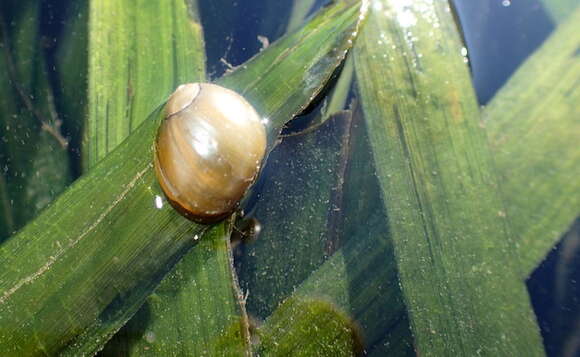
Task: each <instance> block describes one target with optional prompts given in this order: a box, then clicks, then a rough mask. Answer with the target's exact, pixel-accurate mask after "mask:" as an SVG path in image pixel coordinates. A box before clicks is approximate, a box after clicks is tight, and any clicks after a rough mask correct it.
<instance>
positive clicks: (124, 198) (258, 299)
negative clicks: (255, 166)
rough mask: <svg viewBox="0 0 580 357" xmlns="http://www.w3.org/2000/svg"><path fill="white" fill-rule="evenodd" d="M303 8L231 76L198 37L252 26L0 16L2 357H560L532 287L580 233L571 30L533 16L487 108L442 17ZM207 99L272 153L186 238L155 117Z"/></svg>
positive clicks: (271, 9) (220, 6)
mask: <svg viewBox="0 0 580 357" xmlns="http://www.w3.org/2000/svg"><path fill="white" fill-rule="evenodd" d="M320 5H321V4H319V3H318V2H316V1H308V0H303V1H299V0H295V1H280V2H278V1H276V2H270V1H268V2H266V1H265V2H263V4H262V6H263V7H264V8H263V9H261V11H262V12H263V14H264V18H263V19H262V21H259V25H258V26H259V27H260V28H259V33H260V34H261V36H259V41H256V42H257V43H259V46H261V48H256V49H255V51H254V52H256V54H255V56H254V57H252V58H251V59H249V60H247V61H244V62H243V63H236V64H235V65H233V64H231V63H229V61H228V58H227V53H228V51H229V47H230V46H231V45H232V42H231V41H233V40H234V39H233V38H232V37H228V39H224V38H222V37H217V35H216V37H215V38H213V37H212V36H214V35H215V34H219V33H222V34H223V33H228V34H231V36H235V33H234V32H233V30H230V29H229V27H228V26H231V23H233V22H234V21H235V20H238V21H240V18H241V17H243V16H245V15H244V12H243V11H244V10H243V9H241V7H242V6H245V4H244V5H242V4H236V5H235V6H233V5H232V4H230V2H229V1H226V0H218V1H206V0H169V1H124V0H123V1H99V0H91V1H89V0H85V1H70V2H66V3H63V4H60V5H54V7H53V5H50V2H42V1H37V0H27V1H19V2H17V1H5V2H3V3H2V4H0V52H2V53H1V54H0V68H2V69H1V70H0V137H1V138H2V140H1V141H0V163H1V164H2V165H1V167H2V168H3V170H2V174H1V175H0V200H1V205H0V241H2V242H1V244H0V355H56V354H59V355H71V356H78V355H94V354H100V355H104V356H107V355H114V356H119V355H122V356H129V355H134V356H143V355H151V356H173V355H195V356H200V355H208V356H216V355H217V356H219V355H248V356H249V355H264V356H287V355H303V356H311V355H314V354H317V355H328V356H341V355H344V356H350V355H361V354H368V355H371V356H382V355H397V356H399V355H421V356H447V355H476V354H484V355H493V356H498V355H505V356H508V355H522V354H525V355H526V356H540V355H544V354H545V353H546V351H547V352H548V353H552V350H551V349H549V348H548V349H545V346H544V341H543V340H542V335H541V331H540V327H539V325H538V323H537V318H536V314H535V312H534V309H533V307H532V304H531V303H530V297H529V293H528V290H527V287H526V279H527V277H528V276H529V275H530V274H531V273H532V272H533V271H534V269H536V267H537V266H538V264H539V263H540V262H541V261H542V260H543V259H544V257H545V256H546V255H547V254H548V252H549V251H550V250H551V249H552V247H553V246H554V245H555V244H556V243H557V241H558V240H559V239H560V237H561V236H562V235H563V234H564V233H566V231H567V230H568V228H569V226H570V225H571V224H572V223H573V222H574V220H575V219H576V218H577V216H578V213H579V212H580V199H579V196H578V194H577V193H578V192H579V191H580V184H579V183H578V182H579V181H578V180H577V179H576V177H578V176H579V175H580V172H579V170H580V152H579V150H578V149H577V148H576V146H577V145H576V141H575V140H574V139H575V137H576V135H577V133H578V132H579V130H578V129H580V122H579V120H578V118H579V117H580V112H579V109H578V103H580V88H579V87H578V83H579V82H578V78H579V76H580V57H579V56H578V53H577V51H578V48H579V46H580V38H578V36H576V34H577V33H578V24H579V23H580V8H579V9H576V8H575V3H574V2H573V1H572V2H570V1H557V0H553V1H552V0H545V1H544V6H545V8H546V9H547V13H549V14H550V15H551V16H553V21H554V24H555V29H554V31H553V33H552V34H551V35H550V36H549V37H548V38H547V39H546V40H545V41H544V43H543V44H542V45H541V46H540V47H539V48H538V49H536V51H535V52H534V53H533V54H531V55H530V56H529V57H528V58H527V59H526V61H525V62H524V63H523V64H521V66H520V67H519V68H518V70H517V71H516V73H515V74H514V75H512V76H511V78H510V79H509V80H508V81H507V83H506V84H505V85H504V86H503V87H502V88H501V90H500V91H498V92H497V93H496V94H495V96H494V97H493V98H492V100H491V101H490V102H489V103H488V104H487V105H486V106H485V107H483V108H482V107H480V106H479V104H478V102H477V97H476V94H475V92H474V90H473V85H472V79H471V75H470V70H469V67H468V58H467V57H466V53H467V50H466V48H465V44H464V43H463V38H462V34H461V33H460V31H459V29H458V24H457V23H456V19H455V17H454V13H453V11H452V10H453V9H452V8H451V6H450V4H449V3H448V2H447V1H446V0H417V1H412V2H407V1H405V2H401V1H399V0H371V1H363V0H335V1H330V2H328V3H327V4H325V5H324V6H320ZM282 13H285V14H288V15H287V16H286V17H284V21H283V23H280V22H279V20H278V19H279V17H280V14H282ZM217 14H219V16H217ZM268 14H270V15H269V16H266V15H268ZM309 14H310V16H307V15H309ZM274 15H276V16H274ZM54 17H56V18H57V19H59V20H58V21H62V24H60V23H58V21H56V20H54ZM218 17H219V21H216V20H215V19H216V18H218ZM55 22H56V23H57V24H56V25H55ZM214 22H215V23H214ZM51 26H52V29H51V30H47V28H48V29H49V28H51ZM224 29H225V30H224ZM45 31H46V32H47V33H48V34H47V33H45ZM204 35H205V38H204ZM48 40H53V42H54V43H48V44H47V42H50V41H48ZM274 40H275V41H274ZM250 52H251V51H250ZM222 66H224V67H226V68H227V71H226V73H225V74H224V75H220V73H221V70H220V68H222ZM209 81H211V82H214V83H216V84H219V85H221V86H223V87H226V88H229V89H232V90H234V91H236V92H237V93H239V94H241V95H242V96H244V97H245V98H246V99H247V100H248V101H249V102H250V103H251V104H252V105H253V106H254V107H255V108H256V110H257V112H258V114H259V115H260V117H261V118H262V122H263V123H265V125H266V130H267V136H268V143H267V149H266V151H267V155H266V156H267V159H266V161H265V163H264V165H263V168H262V173H261V174H260V177H259V178H258V180H257V182H256V183H255V184H254V186H253V187H252V188H251V189H250V191H249V192H247V193H246V196H245V198H244V199H243V201H242V203H241V205H240V208H241V209H240V211H239V212H236V213H235V214H233V215H231V216H230V217H227V218H226V219H225V220H223V221H222V222H219V223H214V224H202V223H195V222H192V221H190V220H188V219H187V218H185V217H183V216H182V215H181V214H180V213H178V212H177V211H176V210H174V209H173V208H172V206H171V205H170V204H169V202H168V201H167V198H166V197H165V195H164V193H163V191H162V189H161V187H160V186H159V183H158V182H157V179H156V177H155V172H154V171H155V170H154V165H153V158H154V150H155V140H156V138H157V130H158V128H159V126H160V123H161V121H162V120H164V117H165V113H164V110H163V105H164V103H165V101H166V100H167V98H168V96H169V95H170V94H171V93H172V92H173V91H174V90H175V88H176V87H177V86H178V85H180V84H183V83H189V82H209ZM73 178H75V179H74V180H73ZM73 181H74V182H73ZM572 351H573V349H572Z"/></svg>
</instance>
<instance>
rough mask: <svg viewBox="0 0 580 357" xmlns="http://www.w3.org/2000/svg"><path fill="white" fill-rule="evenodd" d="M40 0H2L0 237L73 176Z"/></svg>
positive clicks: (47, 200)
mask: <svg viewBox="0 0 580 357" xmlns="http://www.w3.org/2000/svg"><path fill="white" fill-rule="evenodd" d="M40 14H41V13H40V2H39V1H24V2H20V3H15V2H5V3H2V4H0V67H2V68H3V70H2V71H0V82H1V84H0V138H1V139H2V140H1V143H0V166H1V170H0V174H1V175H3V176H4V178H3V181H4V183H5V187H4V188H5V189H3V190H2V191H0V194H1V195H2V197H1V199H2V201H3V202H4V205H3V210H2V218H1V219H0V221H1V222H4V223H3V225H2V229H1V230H2V231H3V232H1V233H0V241H2V240H3V239H5V238H7V236H8V235H9V234H11V233H13V232H14V231H16V230H17V229H19V228H20V227H22V226H23V225H24V224H25V223H26V222H28V221H29V220H30V219H32V218H34V217H35V216H36V215H37V214H38V213H39V212H40V211H41V210H42V209H43V208H44V207H46V206H47V205H48V203H50V202H51V201H52V200H53V199H54V198H55V197H56V196H57V195H58V194H59V193H60V192H62V191H63V190H64V188H65V187H66V186H67V185H68V183H69V182H70V180H71V176H70V168H69V158H68V154H67V142H66V140H65V139H64V138H63V136H62V135H61V132H60V125H61V121H60V119H59V118H58V116H57V114H56V110H55V108H54V103H53V94H52V89H51V87H50V85H49V82H48V74H47V71H46V63H45V54H44V52H43V51H42V48H43V47H42V43H43V42H42V41H43V39H42V37H41V36H40V30H39V27H40V23H39V22H40Z"/></svg>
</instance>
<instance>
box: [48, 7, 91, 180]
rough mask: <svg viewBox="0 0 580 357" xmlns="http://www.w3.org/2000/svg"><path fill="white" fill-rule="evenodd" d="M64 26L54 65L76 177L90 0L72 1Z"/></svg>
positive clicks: (57, 96)
mask: <svg viewBox="0 0 580 357" xmlns="http://www.w3.org/2000/svg"><path fill="white" fill-rule="evenodd" d="M67 5H68V6H67V7H66V9H65V11H63V12H64V14H62V16H63V19H65V20H64V24H63V27H62V30H61V34H60V37H59V38H58V41H57V43H56V46H57V48H56V51H55V55H54V56H55V58H54V62H55V64H56V68H57V73H58V76H56V78H55V81H56V85H55V99H56V106H57V107H58V110H59V113H61V114H62V120H63V123H64V125H63V130H64V132H65V134H66V135H67V137H68V138H69V148H70V150H71V152H73V153H74V156H73V158H74V159H73V160H72V166H73V172H74V175H75V176H77V177H78V176H80V174H81V144H82V143H81V141H82V137H83V130H84V127H85V124H86V120H87V101H88V96H87V86H88V83H87V76H88V74H87V72H88V56H89V53H88V22H89V20H88V10H89V9H88V8H89V0H76V1H69V2H68V4H67Z"/></svg>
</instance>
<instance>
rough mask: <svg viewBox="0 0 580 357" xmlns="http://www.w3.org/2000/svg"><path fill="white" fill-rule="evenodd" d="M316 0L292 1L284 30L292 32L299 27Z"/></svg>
mask: <svg viewBox="0 0 580 357" xmlns="http://www.w3.org/2000/svg"><path fill="white" fill-rule="evenodd" d="M315 2H316V0H295V1H294V2H293V3H292V12H291V13H290V18H289V19H288V25H287V26H286V32H292V31H294V30H296V29H297V28H299V27H300V25H301V24H302V22H303V21H304V19H305V18H306V16H307V15H308V12H309V11H310V10H311V9H312V6H313V5H314V3H315Z"/></svg>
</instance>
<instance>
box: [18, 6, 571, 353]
mask: <svg viewBox="0 0 580 357" xmlns="http://www.w3.org/2000/svg"><path fill="white" fill-rule="evenodd" d="M292 3H293V2H292V1H290V0H278V1H276V4H275V5H271V4H270V2H266V1H257V0H254V1H215V0H201V1H200V4H201V14H202V24H203V25H204V31H205V37H206V49H207V57H208V73H209V76H210V77H211V78H218V77H219V76H221V75H222V74H223V73H224V72H225V71H226V70H228V69H230V67H235V66H237V65H240V64H242V63H244V62H245V61H246V60H248V59H249V58H251V57H252V56H254V55H255V54H257V53H259V51H260V50H261V49H262V48H263V47H264V46H265V44H266V43H267V42H269V43H272V42H273V41H275V40H276V39H277V38H279V37H280V36H282V35H283V34H284V32H285V30H286V17H285V16H283V14H287V13H289V12H290V9H291V5H292ZM324 4H325V1H322V0H319V1H316V2H315V5H314V6H313V8H312V10H311V12H314V11H315V10H316V9H319V8H320V7H321V6H323V5H324ZM454 5H455V8H456V11H457V16H458V19H459V21H460V23H461V26H462V30H463V35H464V40H465V50H464V51H462V53H461V55H464V56H466V58H467V59H468V62H469V65H470V68H471V71H472V75H473V85H474V88H475V90H476V93H477V96H478V100H479V102H480V104H481V105H485V104H487V103H488V102H489V101H490V99H491V98H492V97H493V95H494V94H495V93H496V92H497V90H498V89H499V88H501V86H502V85H503V84H504V83H505V82H506V81H507V80H508V79H509V77H510V76H511V74H513V73H514V71H515V70H517V68H518V66H519V65H520V64H521V63H522V62H523V61H525V59H526V58H527V57H528V56H529V55H530V54H531V53H532V52H533V51H534V50H535V49H537V48H538V47H539V46H540V45H541V44H542V42H543V41H544V40H545V39H546V38H547V37H548V36H549V35H550V33H551V32H552V31H553V30H554V28H555V24H554V23H553V21H552V20H551V18H550V16H549V14H548V13H547V11H546V10H545V9H544V7H543V6H542V4H541V3H540V2H539V1H535V0H532V1H518V0H514V1H509V0H503V1H501V0H494V1H471V0H456V1H455V2H454ZM66 9H68V7H67V6H66V4H65V2H56V1H44V2H43V16H42V26H43V27H42V28H43V31H44V38H45V41H44V43H45V45H46V48H45V50H46V52H47V54H48V63H47V66H48V70H49V79H50V82H51V84H52V85H53V86H55V87H58V86H59V85H60V83H59V80H58V74H57V72H56V60H55V58H56V56H57V55H58V53H57V50H58V41H59V39H60V36H62V31H63V30H64V29H65V25H66V21H67V17H66V16H67V15H66V14H67V12H66V11H65V10H66ZM7 22H8V23H10V21H9V20H7ZM266 39H267V40H266ZM81 78H82V77H81ZM355 95H356V94H355V92H354V91H352V92H351V93H350V98H351V99H352V98H354V97H355ZM57 102H58V98H57ZM317 104H318V106H316V107H315V108H314V107H313V108H308V109H309V112H310V114H312V113H317V110H319V109H320V108H321V107H323V105H324V103H323V102H322V101H320V102H318V103H317ZM302 125H304V123H302ZM320 130H321V131H320V133H319V134H317V136H316V140H318V141H319V142H323V143H324V146H323V148H329V147H333V146H332V145H336V142H334V143H333V142H331V141H332V140H329V139H328V137H329V136H331V137H332V138H338V139H340V140H348V138H346V136H345V134H344V131H343V130H344V128H343V127H341V126H340V125H338V124H337V125H336V126H333V125H330V124H327V125H326V126H325V127H323V128H321V129H320ZM353 130H355V131H356V130H358V129H357V128H356V127H355V128H354V129H353ZM63 131H64V134H65V136H67V137H69V138H71V139H72V140H71V146H70V148H69V154H70V156H71V158H72V162H73V165H72V166H73V167H72V172H73V175H76V176H78V174H79V172H80V164H79V162H80V159H79V156H78V151H79V146H80V139H79V135H78V128H75V127H73V126H71V125H68V124H65V126H64V127H63ZM359 132H361V131H360V130H359ZM292 140H293V139H289V140H288V141H289V142H292ZM325 140H326V141H325ZM360 140H361V141H364V140H366V139H360ZM296 142H297V143H299V144H296V145H306V144H304V143H302V142H301V141H300V140H296ZM341 143H344V141H341ZM353 145H361V146H364V145H365V143H363V142H356V143H354V144H353ZM341 147H342V146H340V145H336V150H340V148H341ZM276 155H278V156H276ZM299 155H300V147H299V146H294V147H293V146H291V145H290V146H288V145H287V146H281V148H280V153H278V154H276V153H274V154H273V156H274V158H273V159H272V162H271V163H269V167H267V168H266V169H265V175H264V176H263V177H262V178H261V182H260V186H258V187H260V188H261V189H263V186H261V185H263V181H268V180H271V181H272V182H274V183H275V185H277V186H278V187H277V188H278V189H279V190H280V191H277V192H275V193H274V197H278V199H279V200H280V201H281V206H280V207H275V208H271V209H270V208H269V211H268V212H265V213H263V214H264V215H266V216H269V215H276V214H283V213H285V211H286V210H287V209H288V207H292V208H293V209H295V210H299V209H303V210H312V211H315V210H316V209H317V207H318V206H317V205H328V204H329V203H333V204H334V203H336V202H337V200H339V199H340V197H336V195H330V196H328V197H325V198H321V199H320V201H316V202H313V203H311V204H310V205H304V206H303V207H301V204H302V202H303V201H300V197H298V198H297V196H296V191H297V190H301V189H302V190H303V191H304V192H305V193H307V192H310V191H308V189H310V188H311V187H309V185H313V182H316V181H315V180H316V177H318V176H319V175H320V172H317V171H316V170H322V169H324V170H331V169H332V170H334V169H336V168H337V167H338V168H339V169H342V170H348V169H349V168H345V167H343V166H341V165H340V162H336V163H335V166H332V167H330V168H328V167H324V166H322V169H321V168H320V166H316V168H311V167H295V166H292V165H293V164H294V163H295V162H298V164H296V165H300V162H304V161H293V160H290V159H288V158H289V157H291V158H295V157H298V156H299ZM307 159H308V158H307V157H304V158H301V160H307ZM329 163H332V162H331V158H330V156H329V160H327V161H325V162H322V163H321V162H317V163H311V164H312V165H313V166H312V167H314V165H315V164H316V165H325V164H329ZM350 169H352V170H354V169H356V170H360V172H363V173H364V172H367V173H368V169H369V168H368V167H365V166H364V164H362V163H361V164H360V167H355V168H350ZM284 170H286V171H284ZM365 170H367V171H365ZM276 172H289V173H291V175H288V176H284V175H281V176H283V177H278V176H277V175H276ZM435 174H437V173H436V172H434V175H435ZM309 175H311V176H309ZM361 180H362V179H361ZM363 181H364V180H363ZM365 184H368V185H373V184H376V183H368V182H366V183H365ZM376 189H377V190H378V188H376ZM264 190H265V189H264ZM313 191H315V190H313ZM377 192H378V191H377ZM335 193H336V192H335ZM268 194H269V193H268V192H267V191H262V192H260V191H259V190H258V191H257V193H256V195H257V197H256V198H255V200H254V201H259V200H260V195H262V197H264V196H267V195H268ZM293 200H294V201H293ZM160 202H161V199H160V200H156V201H155V204H156V205H157V207H158V208H160V206H161V203H160ZM253 203H255V202H253ZM362 204H363V205H367V206H372V205H375V204H377V203H376V202H375V201H374V198H373V197H366V201H365V202H364V203H362ZM339 209H340V207H339ZM258 210H259V209H258ZM276 210H278V211H280V212H281V213H276V212H278V211H276ZM272 211H276V212H275V213H272ZM259 214H260V213H258V214H257V219H258V220H259V221H260V223H259V225H260V226H261V227H262V229H261V230H262V231H263V232H262V234H264V231H266V232H267V230H268V222H267V221H263V220H261V217H260V216H259ZM335 217H340V215H337V216H332V219H339V218H335ZM357 218H360V217H353V218H352V219H353V220H355V219H357ZM312 219H313V220H315V217H314V216H313V218H312ZM340 219H342V218H340ZM348 219H350V218H348ZM365 219H367V218H365ZM368 220H369V221H370V222H374V223H373V224H374V226H373V228H374V229H377V231H379V232H383V233H384V232H387V231H388V227H385V226H381V223H380V222H383V221H384V220H386V217H382V216H381V215H380V214H377V216H372V217H370V218H368ZM274 224H276V222H271V223H270V227H271V226H272V225H274ZM284 224H286V225H287V226H286V227H284V226H283V227H279V228H278V229H282V230H288V231H289V232H290V231H292V228H293V227H291V226H292V222H291V221H290V222H285V223H284ZM315 230H316V229H315V227H314V226H313V228H312V230H308V231H300V230H299V231H298V232H293V231H292V232H293V233H294V234H303V235H309V234H312V231H315ZM315 233H316V236H315V238H318V237H319V235H320V236H321V235H323V232H322V233H321V232H318V231H316V232H315ZM348 233H349V234H351V235H353V236H354V235H365V234H366V235H370V234H371V232H362V233H361V232H348ZM333 234H334V235H335V236H340V234H339V233H337V232H333ZM346 235H347V234H345V236H346ZM198 238H199V237H198V236H195V239H196V240H197V239H198ZM257 239H258V240H259V239H264V237H261V238H260V237H258V238H257ZM579 241H580V238H579V235H578V223H577V224H576V225H575V226H574V227H572V228H571V231H570V232H569V233H568V234H567V236H566V239H564V240H562V241H561V242H560V243H559V244H558V246H557V247H556V248H555V249H554V250H553V251H552V252H551V253H550V254H549V256H548V257H547V259H546V261H545V262H543V263H542V265H541V266H539V267H538V268H537V269H536V271H534V273H533V274H532V275H531V276H530V278H529V279H528V281H527V286H528V290H529V293H530V297H531V300H532V304H533V306H534V309H535V312H536V315H537V318H538V322H539V325H540V328H541V329H542V335H543V338H544V344H545V348H546V352H547V353H548V355H550V356H563V355H565V356H574V355H580V337H578V336H580V319H577V316H580V314H579V312H580V309H579V306H580V303H579V301H580V289H578V287H577V281H580V269H579V268H578V265H577V263H576V261H578V258H579V257H578V255H579V254H580V253H578V252H579V251H580V249H579V248H578V247H579V246H580V244H579V243H578V242H579ZM278 244H287V245H293V244H305V250H308V249H309V248H312V250H314V249H320V251H321V252H322V253H321V254H320V259H318V258H317V259H313V260H312V261H311V262H310V264H311V266H309V267H306V269H305V270H304V269H303V270H301V271H299V269H298V268H296V267H294V266H293V265H292V264H291V263H292V261H293V260H295V261H300V259H299V258H300V257H294V256H290V255H289V256H284V255H280V256H275V255H274V256H273V257H272V258H273V259H274V260H278V261H282V263H284V264H281V265H280V266H279V267H280V269H282V270H283V269H284V268H285V267H286V266H288V267H293V268H296V269H290V270H289V271H287V272H284V273H283V274H285V275H284V276H285V277H286V278H287V281H288V284H287V286H282V287H280V288H279V289H278V290H277V291H276V294H278V295H276V294H271V295H268V294H264V295H260V293H259V292H255V291H250V295H249V299H250V300H249V302H248V305H249V310H250V313H251V314H252V316H253V317H254V318H255V319H257V320H260V319H265V318H267V316H269V314H270V313H271V312H272V311H273V310H274V309H275V307H276V303H277V302H278V300H282V299H283V297H284V296H286V295H288V294H289V293H290V292H292V291H293V290H294V288H295V287H298V289H299V290H300V289H303V290H306V289H307V288H312V286H310V287H309V286H308V284H311V285H315V284H316V280H315V279H314V280H313V279H309V278H312V276H311V275H310V273H311V272H313V271H317V269H318V268H319V267H320V266H321V265H322V264H323V262H330V263H332V264H333V265H332V266H333V267H334V268H335V273H336V275H337V277H340V278H341V279H342V280H341V279H338V278H337V280H336V281H337V282H341V281H343V280H348V279H349V278H352V279H354V277H356V276H359V275H357V273H358V272H357V269H360V265H359V264H357V262H358V260H362V259H366V258H368V256H369V255H367V254H366V252H368V251H371V250H379V251H380V252H383V253H384V254H385V256H387V255H389V254H391V255H392V251H391V250H390V247H389V246H388V245H385V246H379V247H377V246H370V245H369V246H364V247H363V248H364V249H362V251H357V250H355V248H354V247H358V248H357V249H361V248H360V246H355V245H354V243H353V242H350V241H347V240H346V239H343V241H341V239H335V240H329V241H328V242H323V240H322V239H321V240H320V241H316V242H314V243H313V242H312V241H310V242H304V241H301V242H297V240H296V239H294V238H293V237H292V236H289V237H288V240H287V241H283V242H279V243H278ZM316 244H319V246H316ZM337 247H343V250H344V251H343V253H341V254H334V253H336V252H337ZM277 248H278V249H279V250H278V251H277V252H280V251H282V252H284V251H285V250H284V247H277ZM252 249H253V248H252V246H251V245H250V244H248V245H247V246H244V244H243V243H241V244H239V246H238V248H237V249H236V252H235V253H236V264H237V266H238V270H239V272H240V276H241V278H242V281H241V285H242V286H243V287H250V286H253V285H252V284H256V282H255V281H259V279H264V281H267V280H268V277H267V276H258V279H256V276H252V273H253V271H251V272H250V273H248V272H247V271H244V269H247V268H244V265H246V266H248V265H249V266H252V264H254V262H253V259H254V256H252ZM276 254H277V253H276ZM286 263H287V265H285V264H286ZM376 264H377V266H378V265H380V264H381V263H380V262H378V263H376ZM271 265H272V266H274V265H275V263H274V262H273V263H271ZM371 267H372V265H371ZM300 268H304V267H300ZM255 269H256V271H258V270H260V269H261V267H260V266H257V267H256V268H255ZM262 271H263V272H268V270H267V269H263V270H262ZM305 271H306V273H305ZM276 273H277V274H282V273H280V271H276ZM264 274H265V273H264ZM366 274H367V275H369V276H370V275H371V274H383V275H384V279H385V281H389V279H393V274H394V272H393V271H382V270H380V269H378V268H377V269H374V270H373V269H369V271H368V272H366ZM244 277H245V278H244ZM244 279H246V280H244ZM306 279H309V280H307V281H306V283H303V281H304V280H306ZM369 279H370V278H369ZM310 280H312V282H310ZM349 282H351V283H352V281H349ZM294 285H296V286H294ZM305 285H306V287H305ZM353 285H354V283H353ZM324 288H329V289H330V288H331V287H325V286H322V287H319V288H318V289H319V290H320V291H321V294H323V293H324ZM389 288H392V287H389V286H381V287H380V289H379V290H380V293H385V294H386V292H388V291H389V290H388V289H389ZM312 289H315V288H312ZM349 289H351V290H352V289H353V287H352V286H350V287H346V288H345V291H346V292H345V293H344V295H341V296H340V299H343V300H344V301H346V300H348V299H349V298H350V297H352V296H356V294H357V292H355V291H351V290H349ZM378 293H379V292H377V294H378ZM252 299H254V300H252ZM340 299H339V300H340ZM343 300H341V301H342V302H343ZM392 303H393V304H394V305H396V304H400V303H401V302H400V301H394V302H392ZM339 305H340V304H339ZM397 306H398V305H397ZM373 313H374V314H385V315H388V314H389V313H390V310H388V309H385V310H380V311H369V312H364V313H363V314H362V315H364V316H361V317H360V321H373V320H372V319H371V318H370V317H369V316H367V315H371V314H373ZM396 318H397V319H398V320H396V323H397V325H396V326H402V325H405V322H406V320H405V319H406V316H397V317H396ZM393 319H394V320H395V318H393ZM360 321H357V323H360V324H361V326H360V327H361V329H362V330H363V333H364V334H365V335H366V336H373V338H374V339H373V340H372V343H373V344H374V345H373V344H371V345H369V346H366V347H367V350H369V351H371V350H373V349H375V350H378V351H380V350H381V349H380V348H379V347H380V346H379V345H380V344H381V343H383V342H384V341H383V340H381V338H380V337H378V336H379V335H381V334H383V335H384V334H385V333H387V332H388V333H393V331H394V330H396V329H393V327H392V326H386V325H385V324H380V323H378V324H377V325H376V326H374V328H376V329H377V330H376V331H369V330H368V329H369V325H368V324H363V323H361V322H360ZM382 322H384V321H382ZM397 331H398V330H397ZM402 333H403V334H405V331H403V332H402ZM144 338H145V339H146V340H147V341H150V340H155V338H156V336H155V335H154V334H152V333H151V334H150V333H146V334H145V335H144ZM388 343H390V342H388ZM378 346H379V347H378ZM408 347H409V346H407V348H408ZM389 348H391V346H389Z"/></svg>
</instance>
